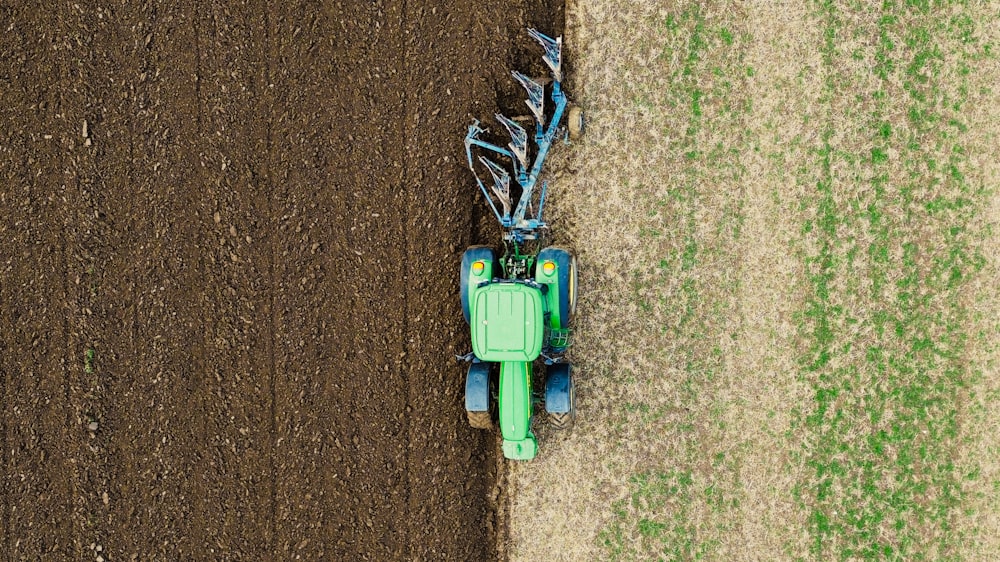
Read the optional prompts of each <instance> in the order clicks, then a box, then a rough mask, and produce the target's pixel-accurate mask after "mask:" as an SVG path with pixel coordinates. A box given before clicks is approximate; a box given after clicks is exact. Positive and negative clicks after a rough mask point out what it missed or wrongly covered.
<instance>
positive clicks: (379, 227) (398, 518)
mask: <svg viewBox="0 0 1000 562" xmlns="http://www.w3.org/2000/svg"><path fill="white" fill-rule="evenodd" d="M435 4H436V3H434V2H430V1H427V0H408V1H407V0H390V1H385V2H343V3H339V2H301V3H299V2H290V3H267V2H260V1H257V2H243V3H241V2H212V3H201V2H179V3H170V4H160V3H155V4H154V3H137V2H116V3H115V5H113V6H111V7H101V8H96V7H93V6H90V5H86V4H85V3H80V4H76V3H73V2H59V3H55V4H53V3H48V2H37V3H34V4H31V3H15V5H7V6H6V7H3V8H0V24H2V28H0V84H2V90H0V91H2V92H3V93H2V94H0V95H2V101H3V103H0V124H2V127H0V151H2V155H0V214H2V215H3V216H2V219H0V336H2V337H0V353H2V359H0V372H2V385H3V386H2V405H0V406H2V411H3V424H2V438H3V455H2V463H3V467H4V468H3V479H2V491H0V502H2V518H0V525H2V527H0V537H2V538H0V553H3V554H4V558H6V559H39V558H47V559H67V560H69V559H72V560H81V559H83V560H86V559H96V558H97V556H98V555H100V556H102V557H103V558H104V559H107V560H109V561H115V560H130V559H131V560H150V559H169V560H178V559H219V560H236V559H243V560H268V559H271V560H278V559H293V558H295V557H298V556H301V557H302V558H303V559H319V558H324V559H329V560H360V559H371V560H391V559H406V560H418V559H425V560H485V559H490V558H496V557H498V556H502V552H501V551H498V550H497V547H496V544H498V541H497V536H496V534H497V533H498V532H502V527H503V523H504V522H503V521H502V517H501V518H500V519H498V513H497V502H496V494H497V493H499V490H498V487H497V484H496V478H495V471H496V466H497V462H496V456H495V455H496V453H495V440H494V437H493V436H492V435H489V434H484V433H479V432H475V431H474V430H471V429H469V428H468V427H467V425H466V423H465V420H464V412H462V406H461V404H462V402H461V388H462V376H463V368H462V366H461V365H459V364H457V363H455V362H454V360H453V358H452V357H453V354H454V353H464V352H465V351H467V347H468V338H467V336H466V335H465V329H464V325H462V322H461V314H460V311H459V303H458V299H457V297H456V295H455V293H456V287H457V277H458V275H457V263H458V258H459V255H460V252H461V250H462V249H464V247H465V246H466V245H468V244H470V243H473V242H476V241H480V240H476V238H481V237H480V236H478V235H477V231H478V228H477V227H476V226H475V225H476V224H478V223H479V222H481V221H479V220H478V219H477V213H479V211H477V210H476V209H477V207H479V206H481V205H482V202H481V201H480V200H479V198H478V197H477V193H476V192H475V191H474V189H473V184H472V182H471V177H470V176H469V175H468V174H467V173H466V171H465V170H464V168H463V166H462V162H461V160H460V157H461V156H462V153H461V140H462V137H463V135H464V133H465V127H466V125H467V124H468V123H469V122H470V120H471V119H472V118H473V117H480V118H485V117H489V116H491V115H492V113H493V112H494V111H495V110H496V108H497V104H498V100H506V99H507V98H508V97H510V96H511V94H512V92H513V87H514V86H513V85H512V84H511V80H510V79H509V75H508V69H509V68H510V67H511V66H513V65H515V64H517V63H519V62H520V60H521V58H523V57H524V56H525V53H526V52H528V51H527V48H528V47H530V45H529V44H528V42H529V41H530V40H529V39H528V38H527V36H526V35H525V34H524V32H523V30H524V27H526V26H537V27H539V28H540V29H542V30H544V31H547V32H551V33H553V34H556V35H557V34H559V29H560V27H559V26H561V23H562V8H561V6H552V5H550V3H542V2H538V1H535V0H521V1H514V2H511V1H507V0H504V1H497V0H491V1H488V2H475V3H469V4H468V5H465V4H461V3H459V4H453V3H440V5H438V6H435ZM532 54H535V53H533V52H532ZM481 241H487V242H488V241H489V240H481ZM500 542H502V541H500Z"/></svg>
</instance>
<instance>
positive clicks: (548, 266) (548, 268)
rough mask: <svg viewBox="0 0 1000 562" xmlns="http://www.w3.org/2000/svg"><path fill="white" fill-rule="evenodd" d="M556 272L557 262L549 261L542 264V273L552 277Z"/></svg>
mask: <svg viewBox="0 0 1000 562" xmlns="http://www.w3.org/2000/svg"><path fill="white" fill-rule="evenodd" d="M555 270H556V264H555V262H551V261H547V262H543V263H542V271H543V272H544V273H545V275H552V273H553V272H554V271H555Z"/></svg>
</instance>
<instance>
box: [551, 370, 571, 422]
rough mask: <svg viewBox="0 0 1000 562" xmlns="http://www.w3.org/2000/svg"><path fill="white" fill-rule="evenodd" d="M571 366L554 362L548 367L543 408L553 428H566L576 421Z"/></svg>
mask: <svg viewBox="0 0 1000 562" xmlns="http://www.w3.org/2000/svg"><path fill="white" fill-rule="evenodd" d="M573 387H574V385H573V366H572V365H570V364H569V363H556V364H555V365H552V366H550V367H549V369H548V373H547V375H546V381H545V409H546V411H547V412H548V418H549V425H551V426H552V427H553V429H559V430H566V429H570V428H572V427H573V422H574V421H576V389H575V388H573Z"/></svg>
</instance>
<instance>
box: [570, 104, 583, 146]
mask: <svg viewBox="0 0 1000 562" xmlns="http://www.w3.org/2000/svg"><path fill="white" fill-rule="evenodd" d="M566 128H567V129H568V130H569V138H570V140H579V139H580V138H581V137H582V136H583V129H584V122H583V108H582V107H580V106H578V105H571V106H569V112H567V114H566Z"/></svg>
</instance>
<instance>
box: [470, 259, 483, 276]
mask: <svg viewBox="0 0 1000 562" xmlns="http://www.w3.org/2000/svg"><path fill="white" fill-rule="evenodd" d="M485 268H486V264H485V263H483V262H482V261H477V262H473V264H472V272H473V273H475V274H476V275H481V274H482V273H483V269H485Z"/></svg>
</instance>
